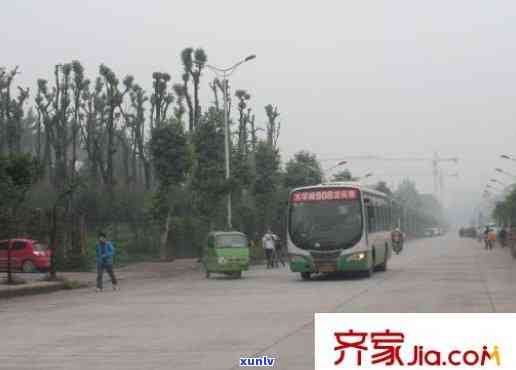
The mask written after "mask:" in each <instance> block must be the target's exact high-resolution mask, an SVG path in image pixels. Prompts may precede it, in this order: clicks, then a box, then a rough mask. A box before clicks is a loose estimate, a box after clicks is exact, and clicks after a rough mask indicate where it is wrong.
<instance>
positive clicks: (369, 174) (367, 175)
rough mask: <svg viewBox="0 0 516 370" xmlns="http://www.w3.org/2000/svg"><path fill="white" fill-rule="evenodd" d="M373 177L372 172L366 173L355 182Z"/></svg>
mask: <svg viewBox="0 0 516 370" xmlns="http://www.w3.org/2000/svg"><path fill="white" fill-rule="evenodd" d="M373 175H374V174H373V173H372V172H369V173H366V174H365V175H364V176H362V177H359V178H357V181H362V180H363V179H367V178H369V177H371V176H373Z"/></svg>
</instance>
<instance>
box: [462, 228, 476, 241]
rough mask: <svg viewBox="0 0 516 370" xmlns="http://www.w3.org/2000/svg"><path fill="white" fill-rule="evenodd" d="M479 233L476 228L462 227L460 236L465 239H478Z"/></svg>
mask: <svg viewBox="0 0 516 370" xmlns="http://www.w3.org/2000/svg"><path fill="white" fill-rule="evenodd" d="M477 234H478V231H477V229H476V228H475V227H462V228H461V229H460V231H459V235H460V236H461V237H463V238H476V237H477Z"/></svg>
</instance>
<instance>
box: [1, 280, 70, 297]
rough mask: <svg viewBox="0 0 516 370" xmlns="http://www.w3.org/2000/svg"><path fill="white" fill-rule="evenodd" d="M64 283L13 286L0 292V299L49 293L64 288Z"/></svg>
mask: <svg viewBox="0 0 516 370" xmlns="http://www.w3.org/2000/svg"><path fill="white" fill-rule="evenodd" d="M64 285H65V282H64V281H52V282H50V281H49V282H39V283H34V284H27V285H13V286H10V287H8V288H5V289H1V290H0V299H7V298H12V297H20V296H26V295H34V294H41V293H51V292H55V291H58V290H62V289H63V288H64Z"/></svg>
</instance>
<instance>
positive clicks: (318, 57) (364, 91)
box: [0, 0, 516, 212]
mask: <svg viewBox="0 0 516 370" xmlns="http://www.w3.org/2000/svg"><path fill="white" fill-rule="evenodd" d="M4 2H5V4H3V6H2V10H1V13H0V41H1V45H2V58H1V60H0V65H5V66H8V67H9V66H13V65H19V66H20V68H21V71H22V73H23V74H22V76H20V78H19V79H18V80H17V82H18V83H20V84H22V85H27V86H31V87H33V86H34V83H35V80H36V79H37V78H40V77H49V76H50V73H51V71H52V68H53V66H54V65H55V64H56V63H58V62H63V61H70V60H72V59H79V60H80V61H81V62H83V64H84V65H85V66H86V68H87V73H88V75H89V77H94V76H95V75H96V72H97V67H98V65H99V64H100V63H106V64H108V65H109V66H111V67H112V68H113V69H114V70H115V72H116V73H117V74H118V75H120V76H123V75H125V74H129V73H130V74H133V75H134V76H135V78H136V80H137V82H138V83H140V84H141V85H143V86H145V87H147V88H148V87H150V76H151V73H152V72H153V71H156V70H162V71H167V72H169V73H171V74H172V76H173V79H176V80H178V79H179V78H180V63H179V53H180V51H181V50H182V49H183V48H184V47H187V46H194V47H203V48H204V49H205V50H206V52H207V53H208V58H209V62H210V63H212V64H215V65H220V66H224V65H228V64H231V63H233V62H235V61H237V60H239V59H240V58H241V57H244V56H246V55H248V54H251V53H254V54H256V55H257V59H256V60H254V61H253V62H251V63H248V64H246V65H244V66H242V67H241V69H240V70H239V71H238V72H237V73H236V74H235V75H234V77H233V78H232V80H231V84H232V86H233V87H234V88H244V89H247V90H248V91H249V92H250V93H251V95H252V97H253V100H252V101H253V106H254V107H255V109H256V110H257V111H258V121H259V122H263V121H264V120H265V118H264V114H263V112H262V111H263V106H264V105H266V104H268V103H272V104H276V105H278V107H279V109H280V111H281V121H282V124H283V126H282V133H281V139H280V141H281V149H282V152H283V158H288V157H289V156H290V155H291V154H292V153H294V152H296V151H297V150H300V149H308V150H311V151H314V152H316V153H318V154H319V156H320V157H321V158H333V157H338V158H342V159H346V156H349V155H358V154H380V155H381V154H392V155H398V156H407V155H412V156H414V155H417V156H423V157H431V156H432V155H433V152H434V151H437V152H439V153H440V154H441V155H442V156H458V157H460V159H461V162H460V163H459V165H457V166H453V165H446V166H445V167H446V168H447V172H449V173H452V172H456V171H458V172H459V173H460V178H459V179H453V180H452V179H450V180H449V181H448V186H447V195H448V201H449V205H450V206H452V207H454V208H455V209H457V210H459V209H460V211H461V212H462V211H464V210H471V209H472V208H473V207H474V206H475V203H474V202H476V201H477V199H478V198H479V197H480V193H481V191H482V188H483V186H484V185H485V183H486V180H487V179H488V178H490V177H492V176H493V175H494V172H493V170H492V169H493V168H494V167H497V166H505V168H506V169H507V170H512V171H513V172H514V173H516V163H514V165H512V164H511V163H510V162H507V163H505V162H503V161H502V160H499V159H498V156H499V154H501V153H505V152H507V153H514V154H516V125H515V122H514V120H515V116H516V114H515V113H516V104H515V101H516V100H515V98H516V92H515V88H516V75H515V72H514V70H515V68H516V50H515V48H514V36H515V35H516V33H515V31H516V22H515V15H516V3H514V1H495V0H491V1H486V0H481V1H475V0H453V1H449V0H448V1H436V0H433V1H414V0H406V1H398V0H389V1H321V0H319V1H286V0H283V1H279V0H276V1H269V0H260V1H253V2H249V1H242V0H241V1H217V2H216V1H170V0H168V1H165V0H163V1H158V0H147V1H128V0H126V1H121V0H117V1H115V0H109V1H107V0H102V1H101V0H89V1H86V0H84V1H71V0H68V1H57V0H47V1H41V0H16V1H4ZM205 82H207V79H205ZM203 89H204V94H203V98H204V100H205V101H206V100H207V99H211V97H210V96H209V94H208V89H207V86H206V85H205V86H203ZM324 164H325V165H327V166H330V165H331V164H333V162H331V161H326V162H324ZM511 167H512V168H511ZM350 169H351V170H352V171H353V172H354V173H356V174H358V175H360V174H364V173H366V172H369V171H372V172H374V173H376V174H378V175H379V176H377V177H376V178H375V180H376V179H379V178H381V179H385V180H387V181H388V183H392V184H396V183H397V182H398V181H399V180H400V179H401V176H403V175H405V174H406V175H407V176H411V175H412V176H413V177H414V178H415V179H416V180H417V182H418V186H419V187H420V189H421V190H422V191H425V192H427V191H428V192H429V191H432V178H431V176H430V175H431V168H430V164H429V163H425V162H420V163H418V162H415V163H404V162H399V163H397V164H396V165H394V164H393V163H392V162H390V163H384V162H361V161H355V162H352V163H351V164H350ZM380 175H381V176H380ZM500 179H501V180H505V179H503V177H501V178H500ZM507 180H510V179H508V178H507ZM457 212H459V211H457Z"/></svg>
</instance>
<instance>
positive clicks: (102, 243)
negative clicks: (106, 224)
mask: <svg viewBox="0 0 516 370" xmlns="http://www.w3.org/2000/svg"><path fill="white" fill-rule="evenodd" d="M95 252H96V256H97V292H101V291H102V289H103V286H102V283H103V281H102V280H103V278H104V270H106V272H107V273H108V275H109V277H110V278H111V284H112V285H113V290H116V289H117V280H116V276H115V273H114V271H113V257H114V256H115V247H113V244H111V242H109V241H107V238H106V234H105V233H99V241H98V243H97V246H96V248H95Z"/></svg>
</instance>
